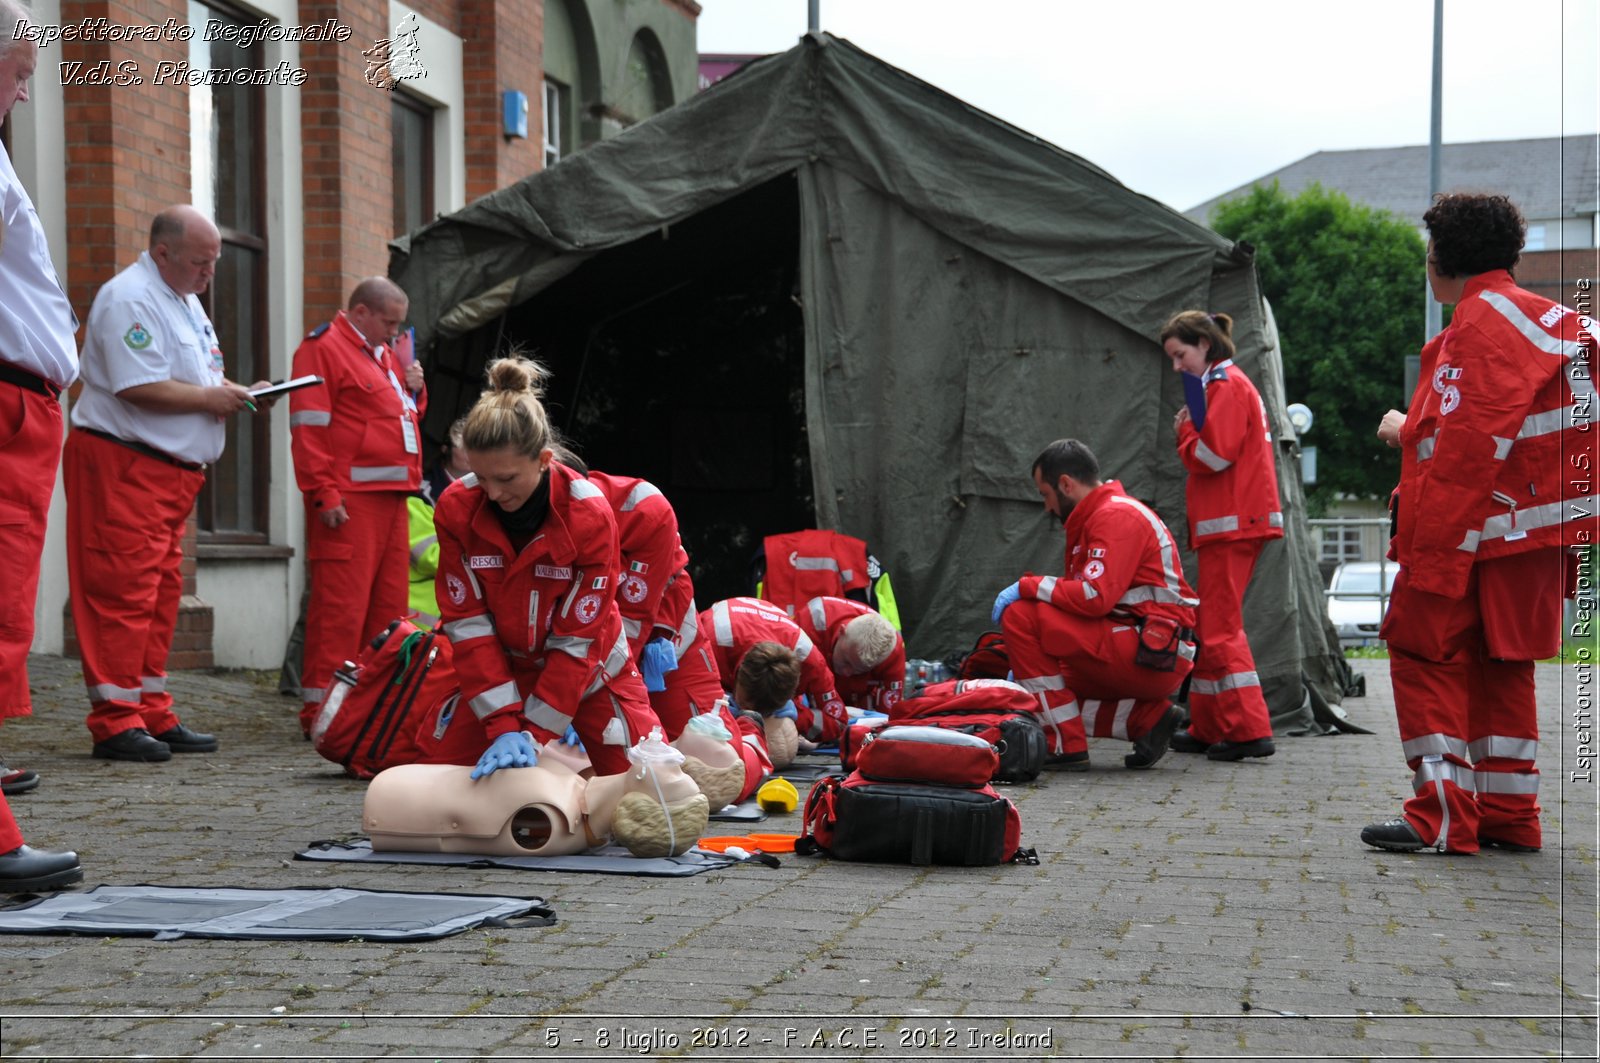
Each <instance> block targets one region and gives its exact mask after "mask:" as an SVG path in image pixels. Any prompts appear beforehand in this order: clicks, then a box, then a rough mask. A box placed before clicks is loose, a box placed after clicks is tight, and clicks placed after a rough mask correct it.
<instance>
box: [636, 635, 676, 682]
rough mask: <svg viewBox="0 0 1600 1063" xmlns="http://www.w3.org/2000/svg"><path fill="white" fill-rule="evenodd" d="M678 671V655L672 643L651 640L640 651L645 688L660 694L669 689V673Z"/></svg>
mask: <svg viewBox="0 0 1600 1063" xmlns="http://www.w3.org/2000/svg"><path fill="white" fill-rule="evenodd" d="M677 670H678V654H677V652H676V651H675V650H674V649H673V648H672V643H671V641H669V640H667V639H663V638H655V639H651V640H650V641H649V642H647V643H645V644H644V648H643V649H642V650H640V651H639V674H640V675H642V676H644V688H645V689H646V690H649V691H655V692H660V691H663V690H665V689H667V673H668V672H675V671H677Z"/></svg>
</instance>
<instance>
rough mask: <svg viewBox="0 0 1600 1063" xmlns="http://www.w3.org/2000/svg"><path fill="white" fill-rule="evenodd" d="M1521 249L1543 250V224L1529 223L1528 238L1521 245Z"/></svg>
mask: <svg viewBox="0 0 1600 1063" xmlns="http://www.w3.org/2000/svg"><path fill="white" fill-rule="evenodd" d="M1522 249H1523V250H1524V251H1543V250H1544V226H1543V225H1530V226H1528V239H1527V241H1526V242H1525V243H1524V244H1523V245H1522Z"/></svg>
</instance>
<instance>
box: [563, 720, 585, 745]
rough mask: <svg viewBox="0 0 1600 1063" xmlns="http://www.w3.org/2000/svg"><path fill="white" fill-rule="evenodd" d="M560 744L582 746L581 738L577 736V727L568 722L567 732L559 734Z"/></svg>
mask: <svg viewBox="0 0 1600 1063" xmlns="http://www.w3.org/2000/svg"><path fill="white" fill-rule="evenodd" d="M561 744H562V745H564V746H576V747H577V748H579V749H582V748H583V739H581V738H579V737H578V729H577V728H576V727H574V726H572V725H571V724H570V723H569V724H567V733H566V734H564V735H562V736H561Z"/></svg>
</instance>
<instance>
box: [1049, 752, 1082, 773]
mask: <svg viewBox="0 0 1600 1063" xmlns="http://www.w3.org/2000/svg"><path fill="white" fill-rule="evenodd" d="M1044 770H1045V771H1088V770H1089V754H1088V753H1087V752H1082V753H1060V754H1057V755H1056V756H1053V757H1045V758H1044Z"/></svg>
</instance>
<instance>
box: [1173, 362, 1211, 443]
mask: <svg viewBox="0 0 1600 1063" xmlns="http://www.w3.org/2000/svg"><path fill="white" fill-rule="evenodd" d="M1179 375H1180V376H1182V377H1183V404H1184V405H1185V406H1187V407H1189V420H1190V421H1193V422H1194V430H1195V431H1196V432H1198V431H1200V430H1201V429H1202V428H1204V427H1205V426H1206V381H1205V378H1204V377H1198V376H1195V375H1194V374H1193V373H1190V372H1188V371H1185V372H1183V373H1180V374H1179Z"/></svg>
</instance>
